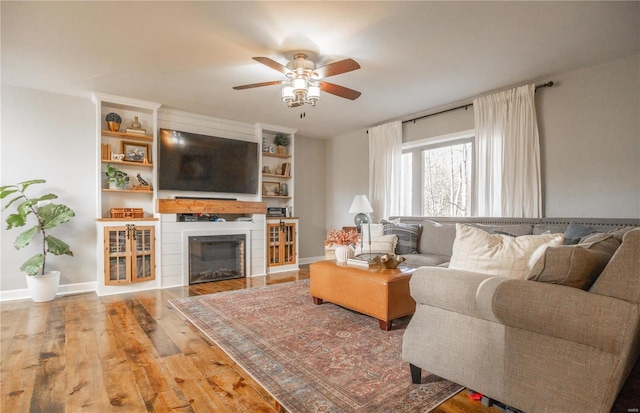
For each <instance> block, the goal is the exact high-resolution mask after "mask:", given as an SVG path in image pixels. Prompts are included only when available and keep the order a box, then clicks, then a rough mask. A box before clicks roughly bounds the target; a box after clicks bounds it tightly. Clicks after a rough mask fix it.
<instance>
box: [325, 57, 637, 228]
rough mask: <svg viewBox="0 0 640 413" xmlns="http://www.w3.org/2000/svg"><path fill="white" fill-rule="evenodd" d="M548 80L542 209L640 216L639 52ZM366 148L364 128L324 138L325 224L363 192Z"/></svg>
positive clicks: (409, 137)
mask: <svg viewBox="0 0 640 413" xmlns="http://www.w3.org/2000/svg"><path fill="white" fill-rule="evenodd" d="M547 80H553V81H554V82H556V85H555V86H554V87H552V88H547V89H543V90H541V91H540V92H539V93H537V94H536V101H537V105H536V106H537V111H538V122H539V127H540V141H541V158H542V179H543V197H544V209H545V216H547V217H594V218H639V217H640V184H639V182H640V120H639V119H640V102H639V99H640V97H639V96H640V56H632V57H629V58H625V59H620V60H616V61H613V62H608V63H605V64H601V65H598V66H595V67H590V68H586V69H583V70H579V71H575V72H571V73H565V74H561V75H556V76H553V75H550V76H548V77H547V78H545V79H541V81H547ZM471 100H472V99H471V98H470V99H469V101H471ZM452 106H456V105H452ZM472 109H473V107H470V108H469V109H468V110H466V111H465V110H464V109H461V110H458V111H454V112H448V113H446V114H442V115H436V116H433V117H429V118H425V119H422V120H419V121H417V122H416V123H415V124H414V123H406V124H404V125H403V135H404V136H403V139H404V140H405V141H414V140H418V139H423V138H428V137H433V136H439V135H445V134H448V133H453V132H460V131H464V130H468V129H473V110H472ZM437 111H438V110H433V111H432V112H437ZM425 113H426V112H425ZM372 126H373V125H372ZM367 151H368V140H367V135H366V132H365V131H356V132H353V133H350V134H346V135H343V136H338V137H335V138H333V139H331V142H330V143H329V146H328V149H327V178H326V179H327V228H335V227H340V226H342V225H345V224H348V223H349V222H351V220H352V219H353V217H351V215H350V214H348V213H347V211H348V208H349V202H350V200H351V199H352V198H353V195H355V194H357V193H368V192H367V191H368V178H367V173H366V171H367V168H368V154H367Z"/></svg>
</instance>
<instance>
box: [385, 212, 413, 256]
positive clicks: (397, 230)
mask: <svg viewBox="0 0 640 413" xmlns="http://www.w3.org/2000/svg"><path fill="white" fill-rule="evenodd" d="M382 225H383V226H384V235H396V236H397V237H398V244H397V245H396V251H395V252H396V254H397V255H405V254H417V253H418V239H419V238H420V232H421V229H422V225H420V224H403V223H401V222H399V223H394V222H391V221H386V220H382Z"/></svg>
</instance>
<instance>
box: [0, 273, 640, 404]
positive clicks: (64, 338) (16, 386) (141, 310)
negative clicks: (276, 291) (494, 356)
mask: <svg viewBox="0 0 640 413" xmlns="http://www.w3.org/2000/svg"><path fill="white" fill-rule="evenodd" d="M308 276H309V272H308V266H306V267H304V266H303V268H302V269H301V270H300V271H299V272H292V273H282V274H279V275H276V276H269V277H256V278H252V279H248V281H245V280H228V281H219V282H214V283H206V284H199V285H195V286H190V287H181V288H171V289H165V290H154V291H147V292H140V293H132V294H122V295H115V296H106V297H97V296H96V295H95V294H79V295H71V296H65V297H57V298H56V300H55V301H52V302H50V303H39V304H35V303H33V302H32V301H31V300H20V301H11V302H4V303H1V305H0V308H1V310H2V313H1V317H2V318H1V319H0V329H1V337H0V338H1V341H0V351H1V370H0V376H1V378H0V380H1V382H0V387H1V398H2V401H1V404H0V412H12V413H16V412H46V413H56V412H99V413H101V412H109V411H113V412H127V413H130V412H168V411H172V412H251V413H259V412H265V413H267V412H273V413H275V412H282V411H283V410H282V409H281V408H280V407H279V406H278V405H277V403H276V402H275V400H274V399H273V398H272V397H271V396H269V394H268V393H267V392H266V391H265V390H264V389H263V388H262V387H261V386H260V385H259V384H258V383H256V382H255V381H254V380H253V379H252V378H251V377H250V376H249V375H248V374H247V373H245V372H244V371H243V370H242V368H241V367H239V366H238V365H236V364H235V363H234V362H233V361H232V360H231V359H230V358H229V357H228V356H227V355H226V354H225V353H224V352H223V351H222V350H220V348H218V347H217V346H216V345H215V344H213V343H211V342H210V341H209V340H208V339H207V338H206V337H205V336H204V335H203V334H201V333H200V331H199V330H198V329H196V328H195V327H193V325H191V323H189V322H188V321H186V320H184V318H182V316H181V315H180V314H179V313H178V312H177V311H175V310H174V309H173V308H172V307H171V306H170V305H169V304H168V303H167V301H168V300H169V299H171V298H178V297H186V296H193V295H200V294H210V293H214V292H219V291H227V290H235V289H241V288H248V287H251V286H254V285H264V284H265V283H266V284H274V283H279V282H287V281H292V280H295V279H303V278H308ZM636 370H638V369H636ZM407 380H410V377H409V369H408V368H407ZM639 381H640V380H639ZM631 390H638V388H637V387H634V388H633V389H631ZM636 394H637V393H636ZM625 403H627V404H626V405H625V406H627V408H626V409H625V410H624V411H625V412H626V411H627V409H628V408H633V407H634V406H632V405H630V404H628V402H625ZM638 407H640V406H638ZM621 411H622V410H621ZM435 412H436V413H462V412H466V413H497V412H498V410H496V409H495V408H488V407H485V406H483V405H482V404H480V403H478V402H474V401H471V400H470V399H469V397H468V396H467V392H466V391H463V392H461V393H459V394H458V395H456V396H455V397H453V398H452V399H450V400H448V401H447V402H445V403H444V404H442V405H441V406H439V407H438V408H437V409H436V410H435Z"/></svg>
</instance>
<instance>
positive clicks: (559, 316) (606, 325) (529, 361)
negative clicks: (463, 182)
mask: <svg viewBox="0 0 640 413" xmlns="http://www.w3.org/2000/svg"><path fill="white" fill-rule="evenodd" d="M400 221H401V222H403V223H409V224H418V223H419V224H421V225H422V233H421V234H420V243H422V245H420V243H419V244H418V246H417V251H418V253H416V254H407V255H405V257H407V258H408V260H409V262H412V263H413V264H414V265H427V266H424V267H421V268H419V269H417V270H416V271H415V272H414V274H413V276H412V279H411V283H410V288H411V295H412V297H413V298H414V299H415V301H416V312H415V314H414V316H413V317H412V319H411V321H410V323H409V326H408V327H407V329H406V331H405V334H404V339H403V358H404V360H405V361H407V362H408V363H409V364H410V366H411V373H412V380H414V382H419V380H420V372H421V369H425V370H427V371H429V372H430V373H433V374H435V375H437V376H440V377H443V378H446V379H449V380H451V381H454V382H456V383H459V384H461V385H464V386H466V387H467V388H470V389H473V390H475V391H477V392H480V393H483V394H484V395H485V396H487V397H489V398H491V399H495V400H498V401H500V402H502V403H504V404H506V405H509V406H513V407H515V408H517V409H519V410H522V411H524V412H527V413H536V412H578V411H579V412H599V413H605V412H609V411H610V409H611V406H612V405H613V403H614V401H615V399H616V396H617V394H618V392H619V391H620V389H621V388H622V385H623V384H624V382H625V380H626V378H627V376H628V375H629V373H630V371H631V369H632V368H633V366H634V363H635V361H636V359H637V358H638V354H639V352H640V228H638V229H632V230H625V231H619V232H617V233H616V236H619V237H620V238H621V239H623V241H622V243H621V245H620V246H619V247H618V248H617V250H615V253H614V254H613V257H612V258H611V259H610V260H609V261H608V264H606V267H605V268H604V270H603V271H602V273H601V274H600V275H599V276H598V277H597V279H596V280H595V283H593V285H591V286H590V287H589V288H588V290H583V289H580V288H573V287H569V286H565V285H557V284H552V283H545V282H535V281H529V280H524V279H511V278H506V277H496V276H488V275H483V274H478V273H475V272H469V271H462V270H458V269H450V268H446V264H443V263H446V262H448V260H449V258H450V257H451V248H452V245H453V239H454V238H455V223H456V222H464V223H466V224H474V225H479V226H481V227H482V228H483V229H485V230H488V232H495V233H508V234H512V235H524V234H523V233H522V232H528V233H529V234H541V233H544V232H545V231H551V232H564V231H567V230H568V229H569V224H570V223H572V222H573V223H579V224H580V225H582V226H588V227H590V228H593V229H595V230H598V231H602V232H605V231H613V230H616V229H619V228H620V227H623V226H635V227H640V220H637V219H630V220H616V219H604V220H592V219H534V220H529V219H479V218H470V219H442V218H421V217H401V219H400ZM527 227H530V228H531V229H530V231H527ZM452 228H453V232H452ZM557 248H561V247H557ZM569 248H571V247H569ZM563 251H566V249H564V250H563ZM573 259H575V257H574V258H572V260H573ZM438 265H440V266H438ZM572 265H573V262H572Z"/></svg>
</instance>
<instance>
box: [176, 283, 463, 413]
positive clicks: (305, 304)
mask: <svg viewBox="0 0 640 413" xmlns="http://www.w3.org/2000/svg"><path fill="white" fill-rule="evenodd" d="M169 302H170V303H171V305H173V306H174V307H175V308H176V309H178V310H179V311H180V312H181V313H182V314H183V315H184V316H185V317H186V318H187V319H188V320H189V321H191V322H192V323H193V324H194V325H195V326H197V327H198V328H199V329H200V330H201V331H202V332H203V333H204V334H206V335H207V337H209V338H210V339H211V340H212V341H213V342H215V343H216V344H217V345H218V346H220V347H221V348H222V349H223V350H224V351H225V352H226V353H227V354H228V355H229V356H230V357H231V358H232V359H233V360H234V361H235V362H236V363H238V364H239V365H240V366H242V367H243V368H244V369H245V370H246V371H247V372H248V373H249V374H251V376H252V377H253V378H254V379H255V380H256V381H258V382H259V383H260V384H261V385H262V386H263V387H264V388H265V389H266V390H267V391H268V392H269V393H270V394H271V395H272V396H273V397H274V398H275V399H276V400H278V402H279V403H280V404H281V405H282V406H283V407H284V408H286V409H287V410H288V411H289V412H291V413H293V412H323V413H325V412H327V413H328V412H336V413H337V412H345V413H346V412H349V413H351V412H359V413H382V412H384V413H387V412H396V413H401V412H402V413H404V412H407V413H408V412H416V413H417V412H421V413H425V412H428V411H430V410H432V409H433V408H435V407H436V406H438V405H439V404H440V403H442V402H443V401H445V400H447V399H448V398H450V397H451V396H453V395H454V394H456V393H457V392H459V391H460V390H461V389H462V387H461V386H459V385H457V384H455V383H452V382H450V381H447V380H444V379H441V378H439V377H437V376H434V375H429V374H428V373H425V372H423V376H422V384H420V385H414V384H412V383H411V375H410V373H409V366H408V364H407V363H405V362H404V361H403V360H402V334H403V333H404V329H405V327H406V325H407V323H408V320H409V318H408V317H405V318H404V319H401V320H397V321H395V322H394V324H393V325H394V329H393V330H392V331H388V332H385V331H382V330H380V328H379V326H378V322H377V320H375V319H373V318H371V317H368V316H365V315H362V314H359V313H356V312H353V311H350V310H347V309H345V308H342V307H339V306H336V305H334V304H331V303H325V304H322V305H315V304H313V301H312V298H311V296H310V295H309V281H308V280H302V281H295V282H288V283H284V284H276V285H271V286H267V287H258V288H251V289H246V290H235V291H228V292H222V293H216V294H209V295H205V296H197V297H189V298H181V299H174V300H170V301H169ZM425 374H426V376H425Z"/></svg>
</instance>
